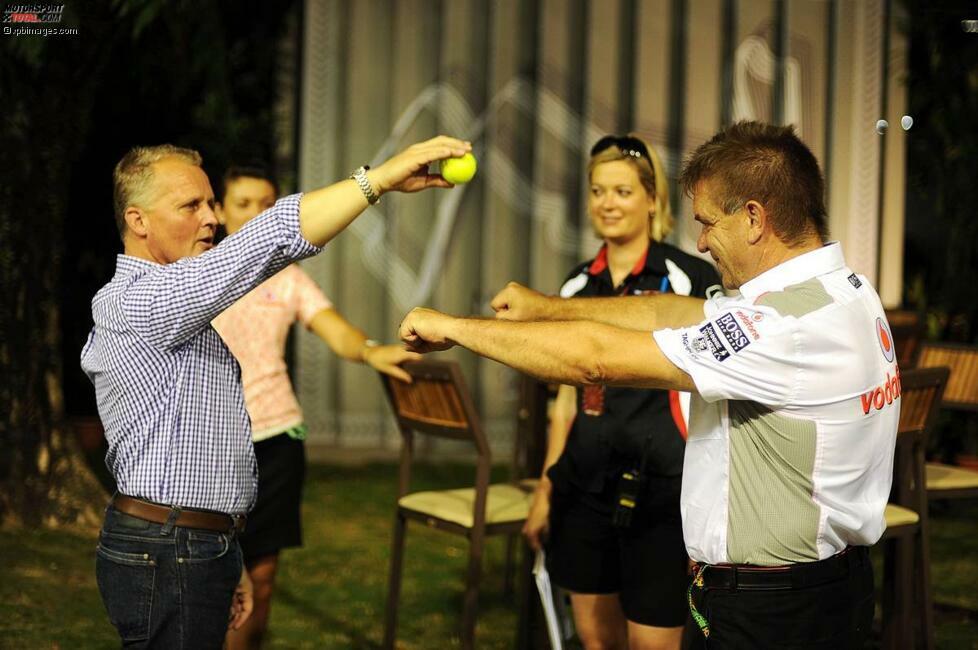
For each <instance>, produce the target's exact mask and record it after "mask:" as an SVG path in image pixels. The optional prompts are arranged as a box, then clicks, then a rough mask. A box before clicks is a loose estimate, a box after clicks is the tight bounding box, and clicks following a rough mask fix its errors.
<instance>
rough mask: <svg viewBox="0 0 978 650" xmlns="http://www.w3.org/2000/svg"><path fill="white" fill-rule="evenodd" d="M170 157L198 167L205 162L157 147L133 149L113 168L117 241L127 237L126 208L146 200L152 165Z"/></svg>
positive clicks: (191, 154)
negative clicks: (119, 238) (117, 230)
mask: <svg viewBox="0 0 978 650" xmlns="http://www.w3.org/2000/svg"><path fill="white" fill-rule="evenodd" d="M171 157H176V158H180V159H182V160H184V161H185V162H188V163H190V164H191V165H196V166H197V167H200V166H201V165H202V164H203V162H204V159H203V158H201V156H200V154H199V153H197V152H196V151H194V150H193V149H186V148H184V147H177V146H175V145H172V144H159V145H156V146H155V147H133V148H132V149H130V150H129V151H128V152H127V153H126V155H125V156H123V157H122V160H120V161H119V164H117V165H116V166H115V170H114V171H113V172H112V184H113V188H112V203H113V207H114V209H115V224H116V227H118V229H119V237H123V236H124V235H125V234H126V208H128V207H129V206H130V205H136V204H137V203H139V202H141V201H145V200H146V194H147V192H148V191H149V188H150V186H151V185H152V180H153V163H157V162H159V161H161V160H163V159H164V158H171Z"/></svg>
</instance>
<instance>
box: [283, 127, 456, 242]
mask: <svg viewBox="0 0 978 650" xmlns="http://www.w3.org/2000/svg"><path fill="white" fill-rule="evenodd" d="M471 150H472V146H471V145H470V144H469V143H467V142H464V141H462V140H457V139H455V138H450V137H448V136H444V135H441V136H438V137H436V138H432V139H431V140H427V141H425V142H420V143H418V144H415V145H412V146H410V147H408V148H407V149H405V150H404V151H402V152H401V153H399V154H397V155H396V156H394V157H393V158H391V159H390V160H387V161H386V162H384V163H383V164H382V165H380V166H379V167H377V169H371V170H370V171H368V172H367V180H369V181H370V184H371V185H372V186H373V189H374V192H376V193H377V194H378V195H382V194H385V193H387V192H391V191H395V192H418V191H420V190H423V189H426V188H429V187H452V184H451V183H449V182H448V181H446V180H445V179H444V178H442V177H441V176H440V175H438V174H429V173H428V165H429V164H431V163H433V162H435V161H437V160H442V159H444V158H452V157H458V156H462V155H464V154H466V153H468V152H469V151H471ZM366 207H367V199H366V197H365V196H364V195H363V192H362V191H360V188H359V187H358V186H357V184H356V183H355V182H354V181H352V180H349V179H347V180H345V181H340V182H339V183H334V184H333V185H330V186H329V187H324V188H323V189H320V190H315V191H313V192H307V193H306V194H304V195H303V196H302V203H301V205H300V209H299V225H300V229H301V231H302V236H303V237H305V239H306V241H308V242H309V243H311V244H314V245H315V246H325V245H326V243H327V242H328V241H329V240H331V239H332V238H333V237H335V236H336V235H338V234H339V233H340V232H341V231H342V230H343V229H344V228H346V227H347V226H348V225H349V224H350V223H351V222H352V221H353V220H354V219H355V218H356V217H357V215H359V214H360V213H361V212H363V211H364V210H365V209H366Z"/></svg>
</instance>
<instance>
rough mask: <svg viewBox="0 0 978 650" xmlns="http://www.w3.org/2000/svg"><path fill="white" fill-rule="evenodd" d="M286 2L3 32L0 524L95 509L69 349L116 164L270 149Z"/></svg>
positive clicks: (95, 259)
mask: <svg viewBox="0 0 978 650" xmlns="http://www.w3.org/2000/svg"><path fill="white" fill-rule="evenodd" d="M291 7H292V3H291V2H286V3H259V2H255V1H245V2H230V1H224V2H203V3H201V2H190V1H188V0H179V1H177V2H166V1H164V0H92V1H90V2H85V3H66V5H65V7H64V11H65V13H64V17H63V20H62V24H61V25H59V27H73V28H77V30H78V34H77V35H66V36H50V37H43V36H27V35H20V36H12V35H5V36H3V40H2V41H0V97H2V98H3V105H4V119H3V121H2V126H0V171H2V175H0V295H2V296H3V301H4V308H3V309H2V311H0V411H3V412H5V413H6V417H5V418H4V419H3V420H0V427H2V428H0V443H2V445H3V450H2V452H3V453H0V523H5V524H11V523H14V524H17V523H22V524H28V525H37V524H49V525H56V524H58V523H66V522H81V523H84V522H94V521H96V520H97V519H98V509H99V507H100V506H101V504H102V502H103V501H104V499H103V498H102V497H101V496H100V495H99V487H98V485H97V483H96V482H95V481H94V479H93V478H92V476H91V473H90V472H89V471H88V470H87V468H86V466H85V463H84V462H83V459H82V457H81V455H80V454H79V453H78V449H77V446H76V444H75V442H74V439H73V437H72V436H71V435H70V432H69V431H68V428H67V427H66V418H65V413H66V408H65V402H66V398H67V400H68V402H69V406H70V404H72V403H74V404H83V403H84V404H91V403H92V400H91V397H90V392H91V387H90V386H89V385H85V384H83V383H82V382H81V381H79V380H78V377H79V376H80V372H79V370H78V354H79V352H80V347H81V344H82V343H83V342H84V339H85V336H86V335H87V332H88V330H89V328H90V327H91V317H90V311H89V307H88V306H89V302H90V300H91V298H92V295H93V294H94V290H95V289H97V287H98V286H100V285H101V284H104V283H105V282H106V281H107V280H108V279H109V277H111V273H112V270H113V267H114V254H115V253H116V252H119V249H120V245H119V241H118V236H117V235H116V234H115V232H114V226H113V225H112V224H113V222H112V207H111V172H112V165H113V164H114V163H115V161H117V160H118V159H119V158H120V157H121V155H122V153H124V152H125V151H126V150H127V149H129V148H130V147H132V146H134V145H137V144H155V143H160V142H174V143H177V144H183V145H187V146H192V147H194V148H197V149H199V150H201V151H202V152H203V154H204V156H205V161H207V162H209V163H210V166H209V169H212V170H217V169H219V168H221V167H222V166H223V165H226V164H227V163H228V162H229V161H230V160H231V159H232V158H234V157H235V156H239V155H242V154H241V152H245V153H244V155H247V156H249V157H264V158H266V159H267V158H270V157H271V155H272V152H273V151H274V149H275V131H274V124H273V115H274V105H275V71H276V66H277V65H279V63H280V61H279V57H278V50H279V42H280V39H281V34H282V29H283V26H284V25H285V23H286V20H287V18H289V17H290V15H291V13H290V12H291ZM66 374H67V376H68V378H69V381H68V382H67V383H66V382H65V381H64V379H65V376H66ZM65 386H67V390H66V389H65V388H64V387H65ZM83 392H84V393H86V395H85V396H84V398H83V397H80V396H79V394H81V393H83ZM86 408H88V407H81V408H79V407H75V408H73V409H71V410H73V411H75V412H78V411H85V410H86Z"/></svg>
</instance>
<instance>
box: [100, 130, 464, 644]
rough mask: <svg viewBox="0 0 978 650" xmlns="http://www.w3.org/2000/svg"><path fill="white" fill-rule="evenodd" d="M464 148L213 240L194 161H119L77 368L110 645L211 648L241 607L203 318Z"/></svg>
mask: <svg viewBox="0 0 978 650" xmlns="http://www.w3.org/2000/svg"><path fill="white" fill-rule="evenodd" d="M469 150H471V145H470V144H469V143H466V142H463V141H461V140H456V139H454V138H448V137H445V136H439V137H437V138H433V139H431V140H428V141H426V142H423V143H420V144H416V145H414V146H412V147H409V148H408V149H406V150H405V151H404V152H402V153H400V154H398V155H397V156H394V157H393V158H391V159H390V160H388V161H387V162H385V163H383V164H381V165H380V166H378V167H377V168H376V169H372V170H370V171H369V172H368V171H367V168H364V167H361V168H360V169H358V170H357V171H356V172H354V174H353V175H351V177H350V179H348V180H344V181H341V182H339V183H336V184H334V185H331V186H329V187H326V188H324V189H320V190H316V191H313V192H309V193H306V194H304V195H302V194H296V195H293V196H288V197H285V198H283V199H281V200H279V201H278V202H277V203H276V204H275V205H274V206H273V207H272V208H271V209H269V210H267V211H266V212H265V213H263V214H262V215H260V216H259V217H257V218H255V219H254V220H252V222H250V223H249V224H248V225H247V226H245V227H244V228H242V229H241V230H240V231H239V232H238V233H236V234H235V235H233V236H231V237H228V238H227V239H226V240H225V241H224V242H222V243H221V245H220V246H214V234H215V230H216V228H217V219H216V218H215V216H214V192H213V191H212V190H211V186H210V182H209V181H208V179H207V175H206V174H205V173H204V171H203V170H202V169H201V166H200V165H201V157H200V155H199V154H198V153H197V152H196V151H192V150H190V149H183V148H179V147H174V146H172V145H161V146H156V147H137V148H135V149H133V150H132V151H130V152H129V153H127V154H126V155H125V156H124V157H123V158H122V160H121V161H120V162H119V164H118V165H117V166H116V169H115V173H114V184H115V188H114V194H115V196H114V198H115V200H114V203H115V216H116V223H117V225H118V228H119V232H120V235H121V237H122V242H123V245H124V249H125V251H124V253H123V254H121V255H119V256H118V258H117V260H116V273H115V276H114V277H113V278H112V280H111V281H110V282H109V283H108V284H106V285H105V286H104V287H103V288H102V289H101V290H100V291H99V292H98V293H97V294H96V296H95V298H94V299H93V300H92V317H93V320H94V323H95V326H94V327H93V329H92V331H91V333H90V334H89V337H88V341H87V343H86V344H85V347H84V349H83V350H82V355H81V365H82V369H83V370H84V371H85V373H86V374H87V375H88V376H89V378H90V379H91V380H92V382H93V384H94V385H95V391H96V397H97V400H98V408H99V415H100V416H101V419H102V423H103V425H104V427H105V434H106V438H107V440H108V444H109V451H108V454H107V455H106V464H107V465H108V467H109V470H110V471H111V472H112V474H113V476H114V477H115V480H116V483H117V484H118V486H119V493H118V494H116V495H115V496H114V497H113V499H112V502H111V503H110V504H109V506H108V508H107V509H106V516H105V523H104V525H103V527H102V531H101V534H100V536H99V543H98V550H97V559H96V578H97V580H98V585H99V591H100V592H101V594H102V599H103V601H104V603H105V607H106V610H107V611H108V614H109V618H110V619H111V621H112V624H113V625H115V626H116V628H117V630H118V631H119V635H120V637H121V638H122V641H123V644H136V645H139V646H140V647H161V648H184V647H193V648H220V647H221V646H222V644H223V642H224V635H225V631H226V629H227V627H228V626H229V625H230V626H231V627H234V628H237V627H239V626H240V625H241V624H242V623H244V621H245V619H246V618H247V617H248V614H249V613H250V611H251V606H252V602H251V586H250V583H249V581H248V574H247V572H245V571H244V570H243V567H242V560H241V551H240V548H239V546H238V541H237V538H236V533H237V532H238V531H239V530H240V529H241V528H242V527H243V523H244V518H245V515H246V514H247V512H248V510H249V509H250V508H251V507H252V505H253V503H254V499H255V493H256V485H257V476H256V467H255V456H254V450H253V447H252V442H251V427H250V422H249V419H248V415H247V412H246V411H245V406H244V399H243V396H242V392H241V383H240V369H239V367H238V363H237V361H235V359H234V357H233V356H232V355H231V353H230V352H229V351H228V349H227V347H226V346H225V345H224V343H223V341H222V340H221V338H220V337H219V336H218V334H217V332H215V330H214V329H213V328H212V327H211V325H210V322H211V321H212V320H213V319H214V317H215V316H217V315H218V314H219V313H221V312H222V311H223V310H224V309H226V308H227V307H228V306H230V305H231V304H232V303H233V302H235V301H236V300H237V299H238V298H240V297H241V296H243V295H244V294H246V293H248V292H249V291H250V290H251V289H253V288H254V287H256V286H257V285H258V284H260V283H261V282H263V281H264V280H266V279H267V278H269V277H271V276H272V275H274V274H275V273H276V272H278V271H279V270H281V269H282V268H284V267H285V266H287V265H288V264H291V263H292V262H295V261H297V260H300V259H303V258H305V257H309V256H311V255H315V254H317V253H319V252H320V251H321V250H322V247H323V246H325V245H326V243H327V242H328V241H329V240H330V239H332V238H333V237H334V236H335V235H337V234H338V233H339V232H340V231H342V230H343V229H344V228H345V227H346V226H347V225H349V223H350V222H351V221H353V219H355V218H356V217H357V216H358V215H359V214H360V213H361V212H363V210H364V209H366V207H367V206H368V204H370V203H376V201H377V200H378V199H379V197H380V195H381V194H383V193H385V192H389V191H400V192H415V191H419V190H422V189H426V188H430V187H451V185H450V184H449V183H448V182H446V181H445V180H444V179H443V178H442V177H441V176H439V175H432V174H428V165H429V164H430V163H432V162H435V161H437V160H441V159H445V158H449V157H453V156H461V155H463V154H464V153H466V152H468V151H469ZM229 611H230V622H229V614H228V612H229Z"/></svg>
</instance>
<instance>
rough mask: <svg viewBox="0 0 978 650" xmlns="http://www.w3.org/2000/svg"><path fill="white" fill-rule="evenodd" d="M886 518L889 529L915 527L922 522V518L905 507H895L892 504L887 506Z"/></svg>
mask: <svg viewBox="0 0 978 650" xmlns="http://www.w3.org/2000/svg"><path fill="white" fill-rule="evenodd" d="M884 516H885V517H886V527H887V528H896V527H897V526H913V525H916V523H917V522H918V521H920V516H919V515H918V514H917V513H916V512H914V511H913V510H911V509H909V508H904V507H903V506H897V505H893V504H892V503H887V504H886V511H885V512H884Z"/></svg>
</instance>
